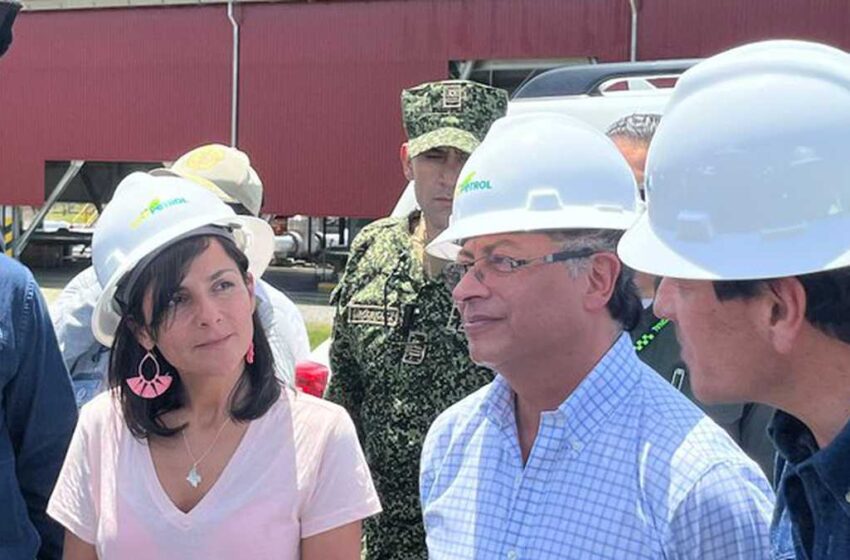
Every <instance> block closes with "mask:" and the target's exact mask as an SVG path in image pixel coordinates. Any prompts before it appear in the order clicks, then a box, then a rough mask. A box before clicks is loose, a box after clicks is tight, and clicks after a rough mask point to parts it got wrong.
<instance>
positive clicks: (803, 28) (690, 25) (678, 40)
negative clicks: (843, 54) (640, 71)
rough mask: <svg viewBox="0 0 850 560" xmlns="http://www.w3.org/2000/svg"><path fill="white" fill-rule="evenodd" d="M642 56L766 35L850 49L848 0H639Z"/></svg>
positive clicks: (715, 48)
mask: <svg viewBox="0 0 850 560" xmlns="http://www.w3.org/2000/svg"><path fill="white" fill-rule="evenodd" d="M639 2H640V4H641V6H640V12H639V18H640V19H639V25H640V27H639V31H638V38H639V42H638V58H641V59H644V60H654V59H661V58H690V57H704V56H710V55H712V54H715V53H717V52H720V51H722V50H725V49H728V48H730V47H734V46H736V45H740V44H743V43H749V42H752V41H759V40H764V39H806V40H810V41H820V42H824V43H829V44H831V45H834V46H836V47H839V48H842V49H845V50H848V49H850V2H848V1H847V0H782V1H765V0H709V1H706V0H639Z"/></svg>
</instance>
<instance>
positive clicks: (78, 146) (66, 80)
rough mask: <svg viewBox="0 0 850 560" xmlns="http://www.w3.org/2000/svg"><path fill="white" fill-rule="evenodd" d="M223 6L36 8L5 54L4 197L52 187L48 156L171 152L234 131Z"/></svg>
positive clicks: (27, 200) (0, 119) (40, 194)
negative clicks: (46, 185)
mask: <svg viewBox="0 0 850 560" xmlns="http://www.w3.org/2000/svg"><path fill="white" fill-rule="evenodd" d="M230 52H231V51H230V26H229V24H228V23H227V20H226V19H224V20H223V19H222V17H221V8H220V7H191V8H171V9H168V10H162V9H141V8H140V9H128V10H98V11H68V12H35V13H24V14H22V15H21V16H19V18H18V21H17V22H16V24H15V42H14V43H13V45H12V48H11V50H10V51H9V53H8V55H7V56H6V57H4V58H3V60H2V61H0V72H2V73H0V83H2V86H0V147H2V149H0V204H35V205H40V204H41V202H42V201H43V199H44V187H43V184H44V162H45V161H47V160H70V159H90V160H101V161H113V160H114V161H134V160H135V161H157V160H159V161H161V160H163V159H168V158H173V157H174V155H176V154H179V153H180V152H181V151H182V150H184V149H185V147H186V146H189V145H192V144H193V143H197V142H198V141H199V140H201V139H210V140H218V141H224V142H226V141H228V138H229V119H228V118H227V114H228V113H229V106H230V101H229V100H230V87H229V83H230V56H231V55H230Z"/></svg>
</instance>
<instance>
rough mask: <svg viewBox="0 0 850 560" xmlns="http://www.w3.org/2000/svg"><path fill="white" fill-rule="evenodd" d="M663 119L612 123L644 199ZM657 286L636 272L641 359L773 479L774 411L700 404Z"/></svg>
mask: <svg viewBox="0 0 850 560" xmlns="http://www.w3.org/2000/svg"><path fill="white" fill-rule="evenodd" d="M660 121H661V115H656V114H633V115H629V116H627V117H624V118H622V119H620V120H618V121H617V122H615V123H613V124H612V125H611V126H610V127H609V128H608V131H607V134H608V137H609V138H611V140H613V141H614V144H616V145H617V148H619V150H620V152H621V153H622V154H623V156H624V157H625V158H626V161H627V162H628V164H629V167H631V169H632V172H633V173H634V174H635V179H636V180H637V183H638V187H639V188H640V192H641V198H643V192H644V184H643V183H644V167H645V166H646V154H647V152H648V151H649V143H650V142H651V140H652V137H653V135H654V134H655V130H656V128H658V123H659V122H660ZM656 282H657V279H656V278H654V277H652V276H650V275H648V274H644V273H642V272H637V273H635V283H636V284H637V286H638V289H639V290H640V292H641V298H642V299H643V301H644V309H643V313H642V314H641V317H640V322H639V323H638V325H637V326H636V327H635V328H634V329H632V331H631V336H632V340H633V341H634V343H635V350H636V351H637V354H638V357H640V359H641V360H642V361H643V362H644V363H645V364H646V365H648V366H649V367H651V368H652V369H654V370H655V371H657V372H658V373H660V374H661V376H662V377H664V378H665V379H666V380H667V381H669V382H670V383H672V384H673V385H674V386H675V387H676V388H677V389H679V390H680V391H681V392H682V393H683V394H684V395H685V396H686V397H688V398H689V399H690V400H691V401H693V402H694V403H695V404H696V405H697V406H699V407H700V408H701V409H702V410H703V411H704V412H705V413H706V414H707V415H708V416H710V417H711V419H712V420H714V421H715V422H717V423H718V424H719V425H720V426H721V427H722V428H723V429H724V430H726V431H727V432H729V435H731V436H732V439H734V440H735V442H736V443H737V444H738V445H740V446H741V449H743V450H744V451H745V452H746V453H747V455H749V456H750V458H752V459H753V460H754V461H756V462H757V463H758V464H759V466H760V467H761V469H762V471H764V474H765V476H767V478H768V479H769V480H772V479H773V466H774V458H775V456H776V451H775V450H774V448H773V444H772V443H771V441H770V438H769V437H768V436H767V426H768V424H769V423H770V420H771V418H773V412H774V410H773V408H771V407H769V406H767V405H764V404H755V403H736V404H712V405H706V404H703V403H701V402H700V401H699V400H697V398H696V397H695V396H694V393H693V391H692V390H691V380H690V378H689V376H688V366H687V365H686V364H685V362H684V360H682V356H681V348H680V347H679V341H678V340H676V327H675V325H673V324H672V323H670V322H669V321H668V320H667V319H659V318H658V317H656V316H655V313H654V312H653V310H652V300H653V299H654V297H655V283H656Z"/></svg>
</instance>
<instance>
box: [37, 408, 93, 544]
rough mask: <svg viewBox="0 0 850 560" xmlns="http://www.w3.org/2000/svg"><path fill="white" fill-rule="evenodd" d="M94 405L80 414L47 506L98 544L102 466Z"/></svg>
mask: <svg viewBox="0 0 850 560" xmlns="http://www.w3.org/2000/svg"><path fill="white" fill-rule="evenodd" d="M95 404H97V403H92V405H95ZM92 405H88V406H85V407H83V409H82V411H81V413H80V419H79V422H77V428H76V430H74V436H73V437H72V438H71V445H70V446H69V448H68V454H67V455H66V456H65V463H64V464H63V465H62V470H61V472H60V473H59V479H58V480H57V481H56V486H55V487H54V489H53V494H52V495H51V496H50V501H49V503H48V505H47V513H48V515H50V517H52V518H53V519H55V520H56V521H58V522H59V523H60V524H61V525H63V526H64V527H65V528H66V529H68V530H69V531H70V532H72V533H73V534H74V535H76V536H77V537H79V538H80V539H82V540H84V541H85V542H87V543H90V544H94V543H95V540H96V536H97V525H98V513H97V502H96V498H95V487H96V484H97V480H98V479H99V472H98V471H99V468H100V457H99V453H98V449H99V437H98V436H97V433H98V432H99V431H100V430H98V428H97V427H96V426H94V425H93V424H94V423H95V421H96V420H95V415H94V414H92V413H93V406H92ZM92 436H94V437H92Z"/></svg>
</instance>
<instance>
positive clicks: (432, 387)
mask: <svg viewBox="0 0 850 560" xmlns="http://www.w3.org/2000/svg"><path fill="white" fill-rule="evenodd" d="M401 101H402V114H403V120H404V126H405V130H406V132H407V136H408V138H409V141H408V142H407V143H405V144H404V145H402V149H401V159H402V167H403V169H404V171H405V175H406V176H407V178H408V180H413V181H414V187H415V192H416V198H417V203H418V204H419V207H420V208H421V209H422V210H421V211H417V212H414V213H413V214H411V215H410V216H408V217H405V218H385V219H382V220H379V221H377V222H374V223H372V224H370V225H369V226H367V227H366V228H364V229H363V230H362V231H361V232H360V234H359V235H358V236H357V238H356V239H355V240H354V242H353V243H352V245H351V254H350V257H349V260H348V264H347V266H346V269H345V274H344V275H343V277H342V280H341V281H340V284H339V286H338V287H337V289H336V291H335V292H334V294H333V296H332V303H333V304H334V305H335V306H336V317H335V320H334V331H333V344H332V346H331V350H330V360H331V368H332V369H333V372H334V375H333V377H332V379H331V383H330V386H329V388H328V392H327V395H326V396H327V398H328V399H330V400H332V401H335V402H337V403H339V404H342V405H343V406H345V407H346V408H347V409H348V411H349V413H350V414H351V416H352V418H353V419H354V422H355V424H356V426H357V429H358V431H359V434H360V437H361V441H362V443H363V448H364V450H365V451H366V456H367V458H368V460H369V465H370V468H371V469H372V477H373V479H374V481H375V485H376V487H377V489H378V493H379V494H380V496H381V502H382V504H383V507H384V513H383V514H380V515H378V516H377V517H373V518H372V519H370V520H367V522H366V526H365V528H364V533H365V536H366V548H367V551H368V555H367V556H368V558H369V560H381V559H392V560H407V559H416V560H418V559H425V558H427V556H428V553H427V550H426V548H425V533H424V529H423V526H422V514H421V511H420V508H419V491H418V476H419V456H420V453H421V450H422V442H423V440H424V439H425V434H426V433H427V431H428V427H429V426H430V424H431V422H432V421H433V420H434V418H436V416H437V415H438V414H439V413H440V412H442V411H443V410H444V409H445V408H447V407H448V406H449V405H451V404H453V403H454V402H456V401H458V400H460V399H461V398H463V397H464V396H466V395H468V394H469V393H471V392H473V391H475V390H476V389H478V388H479V387H481V386H482V385H484V384H486V383H488V382H489V381H490V380H491V379H492V373H491V372H490V371H489V370H487V369H485V368H480V367H477V366H475V365H474V364H473V363H472V362H471V361H470V359H469V353H468V351H467V345H466V337H465V336H464V334H463V332H462V331H461V330H460V321H459V317H458V314H457V313H456V312H455V311H454V306H453V303H452V300H451V295H450V293H449V291H448V289H447V288H446V286H445V284H444V282H443V279H442V266H443V264H444V262H443V261H440V260H438V259H435V258H433V257H426V256H425V254H424V247H425V245H426V244H427V243H428V242H429V241H430V240H431V239H433V238H434V237H436V236H437V235H438V234H439V233H440V232H441V231H443V230H444V229H445V228H446V227H447V225H448V217H449V214H450V212H451V202H452V197H453V195H454V187H455V183H456V181H457V179H458V174H459V172H460V168H461V167H462V165H463V163H464V162H465V161H466V158H467V156H468V155H469V153H470V152H472V150H474V149H475V148H476V147H477V146H478V144H479V143H480V141H481V140H482V139H483V138H484V135H485V134H486V132H487V130H488V129H489V127H490V124H491V123H492V122H493V121H494V120H496V119H497V118H499V117H501V116H503V115H504V114H505V111H506V109H507V95H506V94H505V92H504V91H502V90H499V89H496V88H491V87H488V86H483V85H480V84H476V83H473V82H466V81H457V80H455V81H444V82H435V83H428V84H423V85H420V86H418V87H415V88H412V89H409V90H405V91H404V92H402V99H401Z"/></svg>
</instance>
